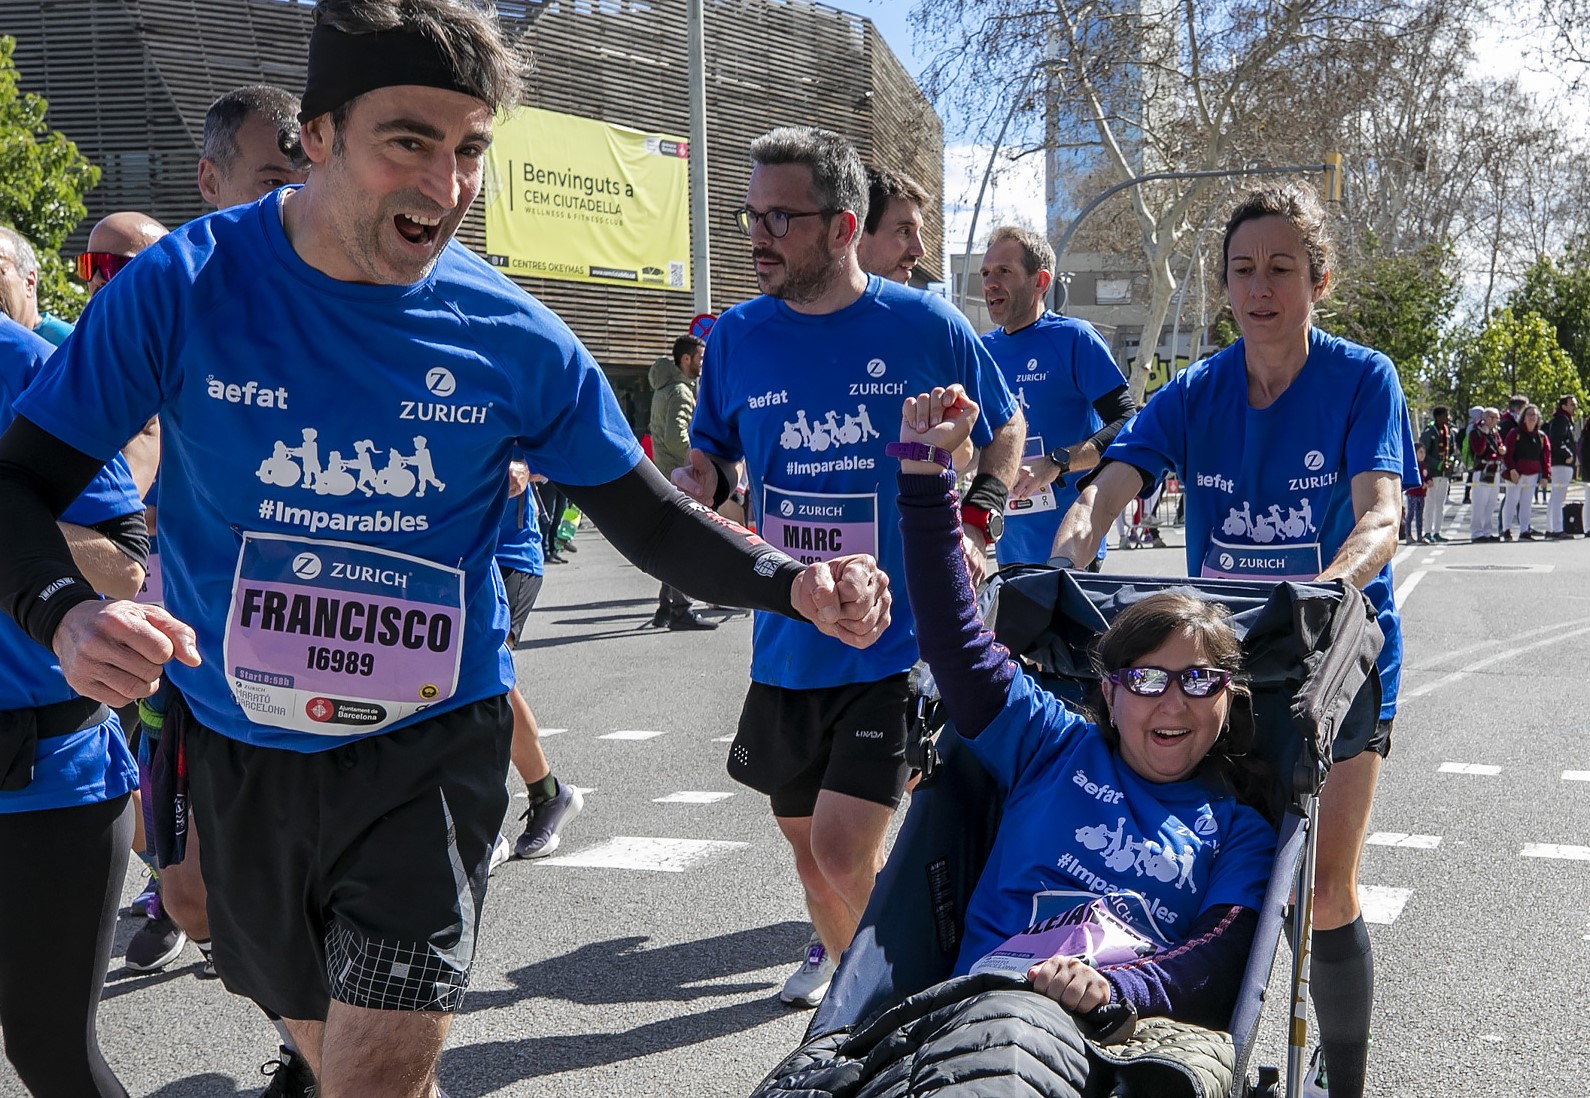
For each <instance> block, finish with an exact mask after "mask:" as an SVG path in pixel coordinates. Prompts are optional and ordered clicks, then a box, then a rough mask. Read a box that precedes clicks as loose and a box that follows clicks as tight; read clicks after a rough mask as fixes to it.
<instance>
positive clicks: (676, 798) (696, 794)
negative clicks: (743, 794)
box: [651, 789, 734, 804]
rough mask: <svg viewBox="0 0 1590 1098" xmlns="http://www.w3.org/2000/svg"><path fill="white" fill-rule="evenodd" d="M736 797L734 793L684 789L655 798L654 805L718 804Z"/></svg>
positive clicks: (652, 800) (653, 799) (652, 801)
mask: <svg viewBox="0 0 1590 1098" xmlns="http://www.w3.org/2000/svg"><path fill="white" fill-rule="evenodd" d="M732 796H734V794H733V793H707V792H702V791H699V790H690V789H683V790H680V791H679V792H678V793H670V794H668V796H666V797H653V798H652V799H651V803H652V804H717V803H718V802H719V801H726V800H728V799H729V798H730V797H732Z"/></svg>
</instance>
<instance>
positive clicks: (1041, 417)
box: [983, 311, 1126, 565]
mask: <svg viewBox="0 0 1590 1098" xmlns="http://www.w3.org/2000/svg"><path fill="white" fill-rule="evenodd" d="M983 345H984V346H986V347H987V348H988V350H989V352H990V353H991V354H992V355H993V356H994V361H995V362H997V363H999V372H1000V373H1001V374H1002V375H1003V376H1004V378H1005V384H1007V385H1008V386H1010V389H1011V392H1013V393H1014V394H1015V395H1016V406H1017V407H1019V408H1020V409H1021V410H1022V412H1023V413H1024V414H1025V415H1026V417H1027V443H1026V445H1025V446H1024V447H1023V448H1022V451H1021V454H1022V460H1023V461H1031V460H1032V459H1033V458H1035V457H1042V456H1043V455H1044V454H1047V453H1048V452H1049V451H1051V450H1053V449H1054V448H1055V447H1057V446H1073V445H1075V444H1076V443H1078V442H1081V441H1083V440H1084V439H1087V438H1089V437H1091V436H1092V434H1093V433H1094V432H1095V431H1097V430H1098V429H1099V428H1101V427H1103V426H1104V421H1103V420H1101V419H1100V418H1099V413H1098V412H1096V411H1094V410H1093V402H1094V401H1095V400H1098V399H1099V398H1100V397H1102V396H1104V395H1105V394H1106V393H1111V392H1114V391H1115V390H1116V389H1119V388H1120V387H1121V386H1123V385H1125V384H1126V378H1125V377H1124V376H1122V374H1121V368H1120V367H1119V366H1117V365H1116V364H1115V358H1114V357H1113V356H1112V355H1111V354H1110V348H1109V345H1108V344H1106V343H1105V342H1104V340H1103V339H1101V338H1100V337H1099V333H1098V332H1097V331H1096V330H1095V329H1094V327H1093V325H1091V324H1089V323H1087V322H1086V321H1083V320H1076V319H1073V318H1072V317H1066V316H1060V315H1059V314H1058V313H1052V312H1047V311H1046V312H1045V313H1044V314H1043V316H1041V317H1039V318H1038V320H1037V321H1036V322H1035V323H1033V324H1029V325H1027V327H1025V328H1023V329H1021V330H1020V331H1018V332H1016V333H1014V334H1012V333H1008V332H1006V331H1005V329H1003V328H995V329H994V330H993V331H991V332H989V333H988V334H987V335H985V336H983ZM1078 475H1080V474H1078ZM1076 479H1077V475H1073V476H1069V477H1061V478H1059V479H1058V480H1057V481H1056V482H1055V483H1054V484H1052V485H1050V486H1049V487H1048V488H1045V489H1044V490H1043V491H1042V492H1038V493H1035V494H1034V495H1032V496H1031V497H1029V498H1027V499H1022V500H1011V501H1010V502H1009V503H1008V504H1006V505H1005V534H1004V536H1003V537H1001V538H1000V539H999V544H998V546H997V547H996V548H997V552H998V555H999V563H1000V564H1001V565H1006V564H1046V563H1048V560H1049V556H1050V553H1051V550H1052V549H1053V548H1054V536H1055V532H1056V531H1057V530H1059V529H1060V519H1061V518H1062V517H1063V516H1064V515H1065V513H1066V512H1067V511H1068V510H1070V508H1071V505H1072V504H1073V503H1075V502H1076V499H1077V490H1076V488H1075V486H1074V482H1075V480H1076ZM1068 482H1070V483H1068ZM1099 559H1100V560H1103V559H1104V546H1103V544H1102V543H1101V544H1100V546H1099Z"/></svg>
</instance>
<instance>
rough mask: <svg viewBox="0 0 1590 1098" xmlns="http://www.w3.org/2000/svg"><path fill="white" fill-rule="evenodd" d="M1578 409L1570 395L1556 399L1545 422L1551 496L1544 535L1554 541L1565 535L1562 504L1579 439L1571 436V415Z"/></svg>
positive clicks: (1571, 475) (1571, 474) (1575, 401)
mask: <svg viewBox="0 0 1590 1098" xmlns="http://www.w3.org/2000/svg"><path fill="white" fill-rule="evenodd" d="M1578 411H1579V401H1578V400H1577V399H1576V398H1574V397H1573V396H1571V395H1569V396H1562V397H1558V398H1557V410H1556V411H1555V412H1553V413H1552V415H1551V422H1550V423H1549V424H1547V425H1546V437H1547V439H1548V440H1549V441H1550V442H1551V497H1550V499H1549V500H1548V502H1547V504H1546V537H1548V538H1550V539H1552V540H1556V539H1558V538H1565V537H1567V536H1568V535H1567V534H1566V533H1565V532H1564V531H1563V528H1562V505H1563V501H1564V500H1565V499H1567V497H1568V482H1569V481H1571V480H1573V472H1574V467H1575V466H1576V465H1577V464H1578V463H1579V461H1578V459H1579V454H1578V450H1579V446H1578V440H1577V439H1575V438H1574V435H1573V417H1574V415H1575V413H1577V412H1578Z"/></svg>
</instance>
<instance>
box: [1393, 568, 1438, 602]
mask: <svg viewBox="0 0 1590 1098" xmlns="http://www.w3.org/2000/svg"><path fill="white" fill-rule="evenodd" d="M1429 574H1430V573H1429V572H1423V571H1421V572H1414V573H1411V574H1410V575H1409V576H1408V578H1407V579H1405V580H1403V581H1402V582H1401V583H1399V584H1397V593H1396V594H1395V595H1393V596H1392V602H1393V604H1394V605H1397V606H1401V605H1402V604H1403V603H1404V602H1406V601H1407V598H1408V596H1409V595H1410V594H1412V593H1413V589H1414V588H1415V587H1417V586H1419V581H1420V580H1422V579H1424V577H1425V576H1428V575H1429Z"/></svg>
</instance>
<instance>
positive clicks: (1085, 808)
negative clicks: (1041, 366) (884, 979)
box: [847, 386, 1275, 1095]
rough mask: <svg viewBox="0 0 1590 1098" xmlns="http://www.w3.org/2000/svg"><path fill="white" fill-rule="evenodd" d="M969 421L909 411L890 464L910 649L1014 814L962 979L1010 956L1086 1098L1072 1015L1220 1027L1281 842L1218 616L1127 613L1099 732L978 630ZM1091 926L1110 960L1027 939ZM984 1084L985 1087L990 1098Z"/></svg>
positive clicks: (1226, 628)
mask: <svg viewBox="0 0 1590 1098" xmlns="http://www.w3.org/2000/svg"><path fill="white" fill-rule="evenodd" d="M976 416H977V407H976V405H975V404H974V403H973V402H972V401H970V400H969V399H968V398H967V396H966V394H965V393H964V391H962V390H961V389H960V387H959V386H954V387H951V388H949V389H935V390H934V391H933V392H932V393H930V394H923V395H921V396H919V397H913V398H908V399H907V400H906V401H905V405H904V408H903V412H902V423H901V430H900V435H901V443H900V444H898V445H897V446H896V447H891V453H895V454H896V456H900V457H901V471H900V482H899V485H900V487H899V509H900V514H901V524H902V530H903V533H904V539H903V540H904V544H905V562H906V577H905V578H906V584H907V589H908V592H909V595H910V597H911V601H912V608H913V611H914V612H915V613H916V614H917V615H918V629H917V638H918V645H919V647H920V649H921V653H922V656H923V658H924V659H925V660H927V662H928V664H929V665H930V666H931V667H932V669H933V673H934V677H935V679H936V681H937V683H938V688H939V692H940V695H941V696H942V698H943V700H944V704H945V706H946V709H947V713H948V716H949V717H950V719H951V720H953V721H954V722H955V725H956V728H957V729H958V730H959V732H960V734H961V736H962V737H963V738H964V739H965V740H966V742H967V744H968V747H969V749H970V751H971V752H972V754H973V755H974V756H975V757H976V758H977V760H978V761H979V763H980V764H981V765H982V766H983V767H984V768H985V769H986V770H987V771H988V772H989V774H990V775H991V776H992V777H993V779H994V780H995V782H996V783H997V784H998V785H999V786H1000V789H1001V792H1002V794H1003V795H1004V803H1005V808H1004V813H1003V817H1002V819H1001V822H1000V825H999V829H998V833H997V835H996V837H995V840H994V845H993V850H992V852H991V854H990V856H989V858H988V862H987V868H986V869H985V870H984V872H983V875H982V877H981V879H980V880H979V881H978V883H977V886H976V888H975V890H974V892H973V894H972V898H971V901H970V905H969V907H968V909H967V912H966V919H965V933H964V936H963V939H962V943H961V947H960V953H959V956H958V958H957V961H956V965H955V969H954V975H956V976H960V975H963V974H966V973H969V972H972V971H974V970H976V971H982V970H984V969H986V968H990V967H992V968H1005V969H1006V970H1007V971H1008V970H1010V969H1011V961H1012V958H1017V961H1016V971H1017V974H1018V975H1024V976H1026V977H1027V979H1028V980H1029V981H1030V985H1031V989H1032V991H1034V992H1037V993H1038V995H1032V994H1030V993H1027V992H1021V993H1020V994H1021V995H1023V996H1025V1005H1024V1006H1022V1008H1021V1010H1022V1012H1023V1013H1027V1012H1031V1013H1033V1014H1034V1015H1035V1016H1040V1017H1041V1020H1040V1022H1039V1025H1040V1027H1041V1028H1044V1029H1047V1030H1048V1031H1049V1032H1052V1033H1054V1032H1058V1033H1059V1034H1060V1036H1061V1039H1062V1041H1063V1043H1064V1044H1065V1045H1066V1046H1067V1047H1068V1048H1069V1049H1070V1050H1071V1052H1072V1054H1071V1055H1068V1056H1065V1057H1062V1058H1060V1059H1058V1060H1052V1061H1051V1062H1050V1063H1049V1065H1048V1068H1049V1069H1050V1070H1051V1071H1053V1072H1054V1073H1055V1077H1054V1078H1052V1079H1047V1080H1046V1083H1045V1087H1044V1092H1045V1093H1048V1094H1061V1095H1063V1094H1065V1093H1067V1092H1068V1091H1067V1089H1066V1088H1069V1089H1070V1092H1075V1093H1080V1092H1081V1091H1082V1089H1083V1088H1084V1087H1085V1086H1086V1085H1087V1075H1088V1071H1089V1068H1088V1061H1087V1059H1086V1057H1085V1056H1083V1055H1082V1052H1081V1050H1082V1038H1081V1029H1080V1028H1079V1027H1078V1025H1077V1023H1076V1021H1075V1020H1074V1019H1075V1016H1078V1015H1091V1017H1090V1019H1089V1021H1090V1022H1097V1021H1100V1020H1118V1019H1119V1016H1120V1015H1122V1014H1126V1015H1142V1016H1147V1015H1169V1016H1172V1017H1175V1018H1178V1019H1181V1020H1184V1021H1190V1022H1196V1023H1200V1024H1204V1025H1209V1026H1214V1027H1220V1026H1223V1025H1225V1024H1226V1022H1227V1021H1228V1019H1229V1017H1230V1013H1231V1010H1232V1006H1233V1004H1234V1002H1235V1000H1236V997H1237V992H1238V986H1239V981H1240V978H1241V973H1242V970H1243V967H1244V964H1245V961H1246V958H1247V955H1248V952H1249V948H1250V946H1251V944H1252V939H1253V934H1254V928H1255V925H1256V922H1257V915H1256V910H1257V908H1258V906H1259V904H1260V903H1261V901H1262V897H1263V894H1264V887H1265V883H1266V880H1267V878H1268V876H1269V872H1270V865H1271V860H1272V857H1273V853H1274V846H1275V832H1274V829H1273V828H1272V827H1271V825H1270V824H1269V823H1268V822H1267V821H1266V820H1265V819H1264V818H1263V816H1262V815H1261V814H1260V812H1259V811H1258V810H1257V809H1255V808H1254V807H1252V806H1250V805H1249V804H1246V803H1243V798H1244V797H1245V796H1246V795H1247V793H1248V791H1250V790H1252V791H1253V792H1254V793H1255V794H1256V793H1257V790H1258V788H1259V783H1260V780H1261V779H1260V775H1257V774H1254V773H1252V772H1251V771H1250V770H1249V769H1248V768H1247V766H1246V759H1245V758H1244V755H1245V753H1246V749H1247V745H1248V744H1249V743H1250V742H1251V740H1252V734H1253V730H1252V723H1251V716H1250V711H1249V709H1248V708H1247V706H1246V705H1245V704H1244V702H1245V700H1246V690H1245V688H1244V686H1243V685H1242V683H1241V681H1240V679H1239V677H1238V672H1239V670H1240V668H1239V665H1238V657H1239V653H1240V646H1239V644H1238V641H1237V638H1236V636H1235V634H1234V633H1233V631H1232V629H1231V626H1230V624H1229V622H1228V620H1227V616H1226V613H1225V611H1224V610H1223V609H1222V608H1220V607H1218V606H1215V605H1212V604H1210V603H1207V602H1204V601H1201V600H1199V599H1197V598H1195V597H1193V596H1192V595H1184V594H1180V593H1175V592H1167V593H1162V594H1159V595H1154V596H1151V597H1149V598H1146V599H1144V600H1143V601H1142V602H1140V603H1138V604H1137V605H1135V606H1133V607H1131V608H1129V609H1127V610H1125V611H1123V612H1122V613H1121V614H1120V616H1119V617H1118V618H1117V619H1116V621H1115V623H1114V624H1113V625H1112V626H1111V627H1110V629H1109V630H1108V631H1107V632H1106V633H1105V635H1104V636H1103V638H1101V640H1100V643H1099V646H1098V650H1097V651H1098V659H1099V665H1100V670H1101V673H1102V675H1103V681H1102V682H1101V684H1100V690H1099V697H1098V699H1097V702H1098V706H1099V709H1098V716H1099V718H1100V719H1099V721H1098V723H1093V722H1090V721H1088V720H1086V719H1084V718H1082V717H1080V716H1078V715H1077V714H1075V713H1073V712H1071V711H1069V710H1067V709H1066V708H1065V707H1064V706H1063V705H1062V704H1061V703H1060V701H1059V700H1057V699H1056V698H1055V697H1054V696H1053V695H1051V694H1050V693H1049V692H1048V691H1046V690H1044V689H1043V688H1042V687H1040V686H1039V685H1038V684H1037V683H1036V682H1035V681H1034V680H1033V679H1032V678H1031V677H1030V676H1029V675H1028V674H1027V673H1026V672H1025V671H1023V670H1022V669H1021V668H1020V667H1019V666H1018V665H1017V663H1016V662H1015V661H1014V660H1012V658H1011V656H1010V653H1009V652H1008V651H1007V650H1006V649H1005V648H1004V647H1003V646H1001V645H999V644H998V643H997V642H995V640H994V638H993V636H992V634H990V633H989V632H988V631H987V630H986V629H984V627H983V623H982V621H981V620H980V618H979V617H978V614H977V609H976V604H975V601H974V596H973V589H972V584H971V581H970V578H969V576H968V573H967V571H966V565H965V561H964V559H963V557H962V555H961V548H960V545H961V542H960V532H959V531H960V519H959V516H958V512H957V510H956V497H955V493H954V477H953V474H952V473H951V472H950V471H949V466H950V457H949V455H950V453H951V452H952V451H954V449H955V448H956V447H957V446H958V445H959V444H960V443H961V441H962V440H963V439H965V438H966V437H967V435H968V433H969V432H970V430H971V426H972V423H973V422H974V421H975V419H976ZM1084 923H1086V924H1091V925H1094V926H1096V927H1100V928H1102V929H1101V930H1100V931H1099V932H1098V933H1096V934H1092V935H1091V936H1089V935H1085V934H1083V933H1082V932H1080V931H1078V932H1077V940H1078V942H1081V941H1082V939H1083V938H1086V939H1087V942H1088V943H1092V944H1097V943H1098V942H1099V941H1100V940H1103V939H1108V940H1107V941H1106V942H1105V947H1104V949H1103V951H1102V954H1100V952H1099V951H1098V950H1095V949H1092V948H1076V949H1073V950H1070V951H1063V952H1056V953H1052V954H1051V953H1048V952H1043V953H1042V955H1041V956H1040V955H1037V954H1033V952H1032V949H1031V948H1030V947H1031V945H1032V944H1033V943H1034V942H1035V941H1054V940H1056V939H1055V938H1054V937H1052V935H1054V934H1055V933H1057V932H1058V933H1059V934H1060V935H1061V936H1062V937H1063V936H1064V933H1065V928H1066V927H1068V926H1077V925H1081V924H1084ZM1046 935H1049V936H1048V937H1046ZM1112 950H1113V951H1114V956H1113V957H1112V956H1110V955H1109V954H1110V953H1111V951H1112ZM1024 952H1025V953H1027V954H1028V955H1029V957H1028V959H1027V960H1021V959H1020V958H1021V955H1022V954H1023V953H1024ZM1079 953H1080V954H1083V955H1085V956H1091V957H1092V963H1089V961H1088V960H1086V959H1083V957H1079V956H1078V954H1079ZM1029 962H1030V963H1029ZM1056 1004H1058V1007H1057V1006H1056ZM1061 1008H1063V1009H1061ZM1110 1016H1115V1017H1114V1019H1111V1017H1110ZM988 1068H989V1065H988V1064H986V1063H985V1064H982V1065H979V1066H978V1068H977V1069H976V1070H977V1081H976V1083H975V1084H974V1085H975V1086H977V1087H980V1088H983V1089H980V1090H979V1093H988V1092H989V1091H988V1090H987V1087H988V1086H989V1082H990V1080H989V1075H988ZM1011 1070H1013V1071H1014V1070H1016V1068H1015V1067H1014V1066H1013V1067H1012V1069H1011ZM889 1092H890V1093H895V1091H893V1090H891V1091H889ZM847 1093H848V1091H847ZM864 1093H871V1091H864ZM902 1093H903V1092H902Z"/></svg>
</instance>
